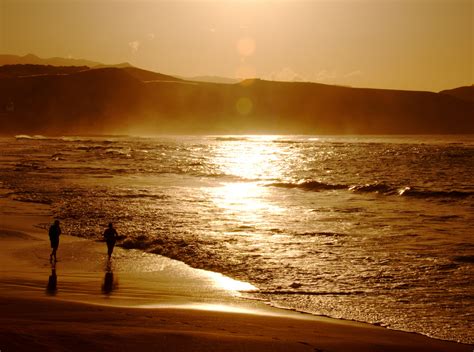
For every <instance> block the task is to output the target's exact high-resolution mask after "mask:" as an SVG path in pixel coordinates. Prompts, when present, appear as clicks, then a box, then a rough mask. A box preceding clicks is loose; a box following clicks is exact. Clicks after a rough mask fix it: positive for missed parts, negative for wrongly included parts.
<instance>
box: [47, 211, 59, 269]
mask: <svg viewBox="0 0 474 352" xmlns="http://www.w3.org/2000/svg"><path fill="white" fill-rule="evenodd" d="M60 235H61V228H60V227H59V220H55V221H54V224H52V225H51V226H50V228H49V241H50V242H51V249H52V252H51V255H50V256H49V261H50V262H52V261H53V257H54V261H56V259H57V258H56V251H57V250H58V247H59V236H60Z"/></svg>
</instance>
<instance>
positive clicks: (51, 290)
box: [46, 261, 58, 296]
mask: <svg viewBox="0 0 474 352" xmlns="http://www.w3.org/2000/svg"><path fill="white" fill-rule="evenodd" d="M57 291H58V277H57V276H56V261H53V263H52V265H51V275H49V278H48V286H46V293H47V294H48V295H51V296H54V295H55V294H56V293H57Z"/></svg>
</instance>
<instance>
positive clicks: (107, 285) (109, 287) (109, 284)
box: [102, 260, 117, 295]
mask: <svg viewBox="0 0 474 352" xmlns="http://www.w3.org/2000/svg"><path fill="white" fill-rule="evenodd" d="M115 289H117V283H116V282H114V272H113V270H112V263H111V262H110V260H108V261H107V266H106V267H105V276H104V283H103V284H102V293H104V294H105V295H110V294H111V293H112V291H114V290H115Z"/></svg>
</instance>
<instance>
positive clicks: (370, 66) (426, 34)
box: [0, 0, 474, 91]
mask: <svg viewBox="0 0 474 352" xmlns="http://www.w3.org/2000/svg"><path fill="white" fill-rule="evenodd" d="M473 4H474V1H473V0H332V1H330V0H326V1H320V0H306V1H304V0H286V1H264V0H240V1H232V0H220V1H201V0H187V1H184V0H175V1H170V0H168V1H163V0H149V1H143V0H138V1H132V0H127V1H114V0H94V1H93V0H56V1H46V0H45V1H43V0H0V53H2V54H17V55H25V54H28V53H33V54H36V55H38V56H40V57H53V56H61V57H73V58H84V59H89V60H94V61H99V62H103V63H107V64H112V63H119V62H125V61H128V62H130V63H131V64H133V65H135V66H138V67H142V68H146V69H150V70H154V71H158V72H162V73H166V74H174V75H181V76H187V77H191V76H198V75H215V76H224V77H231V78H236V77H238V78H246V77H250V76H252V77H260V78H264V79H274V80H303V81H315V82H321V83H328V84H341V85H350V86H355V87H374V88H375V87H377V88H394V89H408V90H430V91H439V90H442V89H446V88H454V87H457V86H462V85H471V84H472V83H473V82H474V77H473V75H474V74H473V72H474V57H473V37H474V24H473V21H474V19H473V18H474V9H473V7H474V5H473Z"/></svg>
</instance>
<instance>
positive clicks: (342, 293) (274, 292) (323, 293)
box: [257, 290, 366, 296]
mask: <svg viewBox="0 0 474 352" xmlns="http://www.w3.org/2000/svg"><path fill="white" fill-rule="evenodd" d="M257 293H260V294H264V295H305V296H351V295H360V294H364V293H366V292H364V291H319V292H317V291H296V290H266V291H258V292H257Z"/></svg>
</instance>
